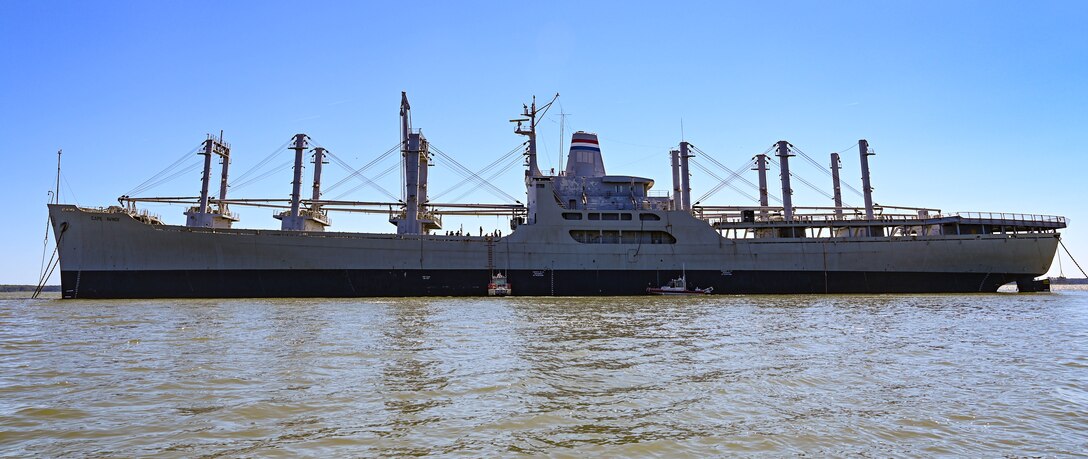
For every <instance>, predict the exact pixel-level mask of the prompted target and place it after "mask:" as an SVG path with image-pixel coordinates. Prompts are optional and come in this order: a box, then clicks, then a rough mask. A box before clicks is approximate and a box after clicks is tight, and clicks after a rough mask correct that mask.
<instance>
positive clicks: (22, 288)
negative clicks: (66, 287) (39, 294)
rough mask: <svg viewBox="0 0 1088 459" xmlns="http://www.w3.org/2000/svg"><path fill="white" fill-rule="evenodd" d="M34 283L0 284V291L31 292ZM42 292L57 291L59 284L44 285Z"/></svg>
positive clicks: (34, 286)
mask: <svg viewBox="0 0 1088 459" xmlns="http://www.w3.org/2000/svg"><path fill="white" fill-rule="evenodd" d="M36 288H38V286H36V285H0V292H33V291H34V289H36ZM42 291H43V292H59V291H60V286H59V285H46V286H45V288H43V289H42Z"/></svg>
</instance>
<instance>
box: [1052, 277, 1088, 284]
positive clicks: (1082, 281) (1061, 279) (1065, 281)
mask: <svg viewBox="0 0 1088 459" xmlns="http://www.w3.org/2000/svg"><path fill="white" fill-rule="evenodd" d="M1050 283H1051V284H1056V285H1088V279H1085V278H1083V277H1081V278H1077V277H1074V278H1068V277H1051V278H1050Z"/></svg>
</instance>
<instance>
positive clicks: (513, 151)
mask: <svg viewBox="0 0 1088 459" xmlns="http://www.w3.org/2000/svg"><path fill="white" fill-rule="evenodd" d="M526 143H528V141H525V142H522V143H521V144H519V145H518V146H516V147H514V148H513V149H511V150H510V151H508V152H506V153H505V154H503V155H502V156H500V157H499V159H496V160H494V161H492V162H491V164H488V165H487V166H485V167H484V168H483V169H480V170H479V172H477V174H478V175H479V174H485V173H487V172H488V171H490V170H491V169H493V168H495V167H496V166H498V165H499V164H500V163H501V162H503V161H506V160H509V159H510V158H518V159H520V158H521V155H520V154H519V153H520V150H521V149H522V147H524V146H525V144H526ZM510 167H511V166H504V167H503V168H501V169H500V170H501V171H505V170H506V169H508V168H510ZM457 172H460V171H457ZM496 176H497V175H492V176H491V177H488V180H493V179H494V178H495V177H496ZM462 177H464V174H462ZM465 179H466V180H463V181H461V182H460V183H458V184H457V185H454V186H453V187H452V188H450V189H448V190H445V191H443V192H441V193H437V194H435V195H434V199H436V200H437V199H439V198H441V197H442V196H446V195H448V194H450V193H452V192H453V191H454V190H456V189H458V188H461V187H462V186H464V185H467V184H468V183H469V180H471V179H470V178H469V177H465ZM456 201H457V200H456V199H455V200H454V202H456Z"/></svg>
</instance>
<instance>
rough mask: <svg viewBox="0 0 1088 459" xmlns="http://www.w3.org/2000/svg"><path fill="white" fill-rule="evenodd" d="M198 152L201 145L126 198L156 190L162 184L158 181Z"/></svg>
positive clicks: (145, 182)
mask: <svg viewBox="0 0 1088 459" xmlns="http://www.w3.org/2000/svg"><path fill="white" fill-rule="evenodd" d="M198 150H200V145H197V146H196V147H194V148H193V149H192V150H189V151H188V152H187V153H185V154H184V155H182V156H181V157H180V158H178V159H177V161H174V162H173V163H172V164H170V165H169V166H166V168H164V169H163V170H161V171H159V172H158V173H157V174H155V175H152V176H151V178H148V179H147V180H144V182H143V183H141V184H139V185H137V186H136V187H135V188H133V189H132V190H130V191H129V192H128V193H125V196H132V195H135V194H138V193H143V192H144V191H147V190H149V189H151V188H154V187H155V186H156V185H157V184H159V183H161V182H157V180H159V179H160V178H162V176H163V175H165V174H167V173H168V172H170V171H171V170H173V169H174V168H175V167H178V166H180V165H181V164H182V163H184V162H185V160H186V159H191V158H192V156H193V153H196V152H197V151H198ZM153 182H154V183H153Z"/></svg>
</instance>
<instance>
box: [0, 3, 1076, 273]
mask: <svg viewBox="0 0 1088 459" xmlns="http://www.w3.org/2000/svg"><path fill="white" fill-rule="evenodd" d="M314 3H315V4H312V5H309V4H308V5H305V6H303V5H301V4H297V3H286V2H285V3H276V2H198V1H186V2H168V1H162V2H48V1H46V2H41V1H35V2H23V1H8V2H4V3H3V4H2V5H0V53H2V54H0V56H2V57H3V61H4V62H5V63H6V68H5V70H4V72H3V73H2V74H0V91H2V94H0V96H2V98H0V100H3V106H4V110H0V134H2V138H3V139H5V145H4V150H5V153H4V154H3V158H4V160H5V161H6V162H7V163H8V164H7V167H5V168H4V169H3V176H2V178H3V180H4V183H5V185H6V189H7V190H8V196H9V199H10V202H9V204H8V209H9V215H10V217H9V219H8V223H7V224H5V225H3V226H2V227H0V235H2V240H3V241H4V248H5V253H6V254H7V257H6V259H5V261H4V263H3V264H2V265H0V283H34V282H35V280H36V277H37V272H38V268H39V263H40V258H41V243H42V238H43V235H44V234H43V231H44V225H45V219H46V211H45V202H46V200H47V195H46V192H47V190H50V189H52V187H53V182H54V174H55V159H56V158H55V154H56V150H57V149H59V148H63V149H64V177H65V182H66V184H65V185H64V190H63V191H62V198H63V200H65V201H68V202H77V203H78V204H80V205H84V206H106V205H110V204H114V203H116V198H117V197H118V196H120V195H122V194H124V193H126V192H128V191H129V190H131V189H132V188H134V187H136V186H137V185H139V184H140V183H141V182H143V181H144V180H145V179H147V178H149V177H151V176H152V175H154V174H155V173H157V172H159V171H160V170H161V169H163V168H164V167H166V166H167V165H169V164H171V163H172V162H174V161H175V160H176V159H178V158H179V157H181V156H182V155H183V154H184V153H186V152H188V151H190V150H191V149H193V148H194V147H195V146H197V144H198V143H199V142H200V141H201V140H202V139H203V138H204V135H205V134H206V133H209V132H218V131H219V130H220V129H222V130H225V131H226V138H227V140H228V141H229V142H230V143H231V144H232V145H233V155H234V162H233V163H232V166H231V170H232V172H233V175H234V176H235V177H238V176H239V175H240V174H241V173H243V172H245V171H247V170H249V169H250V168H251V167H252V166H254V165H255V164H257V162H259V161H260V160H261V159H263V158H265V157H266V156H267V155H268V154H270V153H272V152H273V151H274V150H275V149H276V147H277V146H279V145H281V144H282V143H284V142H285V141H287V139H288V138H290V136H291V135H293V134H295V133H297V132H305V133H307V134H309V135H310V136H312V137H313V138H314V139H315V140H316V141H318V142H319V143H320V144H321V145H323V146H325V147H327V148H329V150H330V151H332V152H333V153H334V154H336V155H337V156H339V157H341V158H343V159H344V160H345V161H348V162H350V163H352V164H354V165H356V166H360V165H362V164H365V163H366V162H368V161H370V160H371V159H373V158H375V157H377V156H378V155H379V154H380V153H382V152H384V151H386V150H387V149H389V148H390V147H392V146H393V145H395V144H396V143H397V140H398V131H397V122H398V121H397V108H398V103H399V98H400V91H408V95H409V98H410V100H411V102H412V107H413V121H414V125H415V127H417V128H422V129H423V131H424V133H425V134H426V136H427V138H428V139H429V140H430V141H431V142H432V144H433V145H435V146H437V147H438V148H440V149H441V150H442V151H444V152H446V153H448V154H450V155H451V156H453V157H455V158H456V159H457V161H459V162H460V163H462V164H464V165H466V166H468V167H470V168H473V169H478V168H480V167H482V166H484V165H486V164H488V163H490V162H491V161H493V160H494V159H496V158H498V157H499V156H501V155H502V154H503V153H505V152H507V151H509V150H510V149H512V148H514V147H515V146H517V145H518V144H519V143H520V142H521V140H522V139H521V138H520V137H518V136H516V135H514V134H513V133H512V132H511V131H512V126H511V125H510V124H509V123H508V122H507V120H508V119H510V118H513V117H515V116H516V115H518V112H519V111H520V107H521V104H522V103H524V102H527V101H528V100H529V98H530V97H531V96H532V95H534V94H535V95H537V96H538V97H539V98H541V99H543V100H547V99H548V98H550V96H551V95H553V94H555V93H560V94H561V95H562V96H561V98H560V101H561V103H562V106H563V110H564V111H565V112H567V113H570V114H571V115H570V116H569V117H568V118H567V123H566V124H567V132H568V135H569V132H571V131H573V130H587V131H594V132H597V133H598V134H599V135H600V140H601V146H602V151H603V154H604V157H605V161H606V166H607V167H608V171H609V172H610V173H618V174H630V175H641V176H648V177H652V178H655V179H656V180H657V183H658V184H657V187H656V189H657V190H667V189H668V188H670V184H669V181H670V175H669V172H668V158H667V156H666V152H667V151H668V149H669V148H670V147H671V146H674V145H676V144H677V143H678V142H679V141H680V139H681V120H682V123H683V133H684V137H685V138H686V139H687V140H688V141H690V142H692V143H693V144H695V145H696V146H698V147H699V148H700V149H701V150H703V151H705V152H707V153H709V154H711V155H713V156H714V157H715V158H717V159H718V160H719V161H721V162H722V163H725V164H726V165H727V166H730V167H735V166H739V165H741V164H743V163H744V162H745V161H747V160H748V159H749V158H750V157H751V156H752V155H755V154H758V153H760V152H762V151H764V150H765V149H766V148H767V147H769V146H770V145H771V144H772V143H774V142H775V141H777V140H779V139H786V140H789V141H790V142H791V143H793V144H794V145H796V146H797V147H799V148H800V149H802V150H804V151H805V152H807V153H808V154H810V155H812V156H813V157H814V158H815V159H816V160H817V161H819V162H821V163H824V162H827V156H828V153H830V152H832V151H840V150H843V149H846V148H847V147H849V146H850V145H853V144H854V143H855V142H856V141H857V139H860V138H866V139H868V140H869V142H870V144H871V145H872V147H873V149H874V150H876V152H877V156H875V157H873V158H871V165H872V166H871V167H872V171H873V172H872V175H873V184H874V187H875V188H876V190H875V192H874V195H875V200H876V201H877V202H878V203H883V204H889V205H892V204H899V205H913V206H926V207H937V208H941V209H943V210H945V211H950V212H952V211H1007V212H1024V213H1039V214H1056V215H1065V216H1067V217H1069V218H1070V219H1071V225H1070V226H1071V227H1070V229H1069V230H1067V231H1066V232H1065V236H1064V240H1065V241H1066V245H1067V246H1068V247H1069V248H1070V249H1071V250H1072V251H1073V253H1074V255H1075V256H1079V257H1081V258H1082V260H1080V261H1081V262H1082V264H1084V263H1085V262H1088V227H1085V226H1083V225H1088V212H1086V208H1088V206H1086V205H1085V204H1084V203H1083V202H1082V200H1083V196H1084V194H1083V190H1084V186H1083V185H1082V183H1083V180H1084V176H1085V171H1086V166H1088V159H1086V155H1085V153H1088V152H1086V148H1085V147H1084V145H1083V143H1082V142H1080V141H1079V135H1080V134H1081V133H1083V132H1084V131H1085V128H1086V127H1088V110H1086V107H1088V89H1086V87H1085V81H1088V78H1086V77H1088V32H1086V30H1088V28H1085V27H1084V25H1083V21H1084V19H1085V18H1088V3H1085V2H1031V3H1030V4H1029V3H1024V2H960V1H956V2H738V3H729V2H644V3H640V2H521V3H511V2H494V3H472V2H387V3H380V2H373V3H363V2H342V3H341V2H314ZM557 113H558V111H557V110H553V111H552V112H550V113H549V114H548V115H547V117H546V119H545V120H544V121H543V124H542V129H541V134H540V135H541V138H542V144H541V156H540V158H541V163H542V167H544V168H550V167H558V159H557V158H558V154H559V152H558V151H557V149H558V143H559V131H558V127H559V125H558V116H556V115H557ZM286 155H287V153H283V154H281V155H280V156H279V157H278V158H277V159H276V160H275V161H272V163H274V164H275V163H279V162H280V161H281V160H282V161H286V160H287V159H288V157H287V156H286ZM393 160H395V158H390V159H389V161H393ZM843 160H844V163H845V164H844V166H845V169H844V171H843V180H844V181H849V182H850V183H851V185H853V186H854V187H855V188H860V179H859V173H858V172H857V153H856V150H849V151H846V152H844V154H843ZM191 161H193V162H196V161H199V158H198V157H196V155H193V156H192V158H191ZM392 164H394V163H393V162H387V163H383V165H382V166H379V168H376V169H372V171H380V170H383V169H384V168H385V166H384V165H392ZM793 169H794V171H795V172H796V173H798V174H799V175H801V176H802V177H804V178H806V179H808V180H809V181H811V182H813V183H816V184H819V185H826V186H827V187H828V188H829V187H830V185H829V184H825V182H827V181H828V180H827V179H826V176H825V175H824V174H823V173H822V172H820V171H817V170H815V168H813V167H811V166H809V165H807V164H800V165H795V166H794V167H793ZM327 170H328V175H326V179H325V183H327V184H328V183H335V182H336V181H339V179H340V178H342V177H344V176H345V175H346V173H345V172H344V171H343V170H340V169H338V168H336V167H335V166H330V167H329V168H328V169H327ZM432 177H433V178H432V188H431V189H432V194H433V193H436V192H440V191H441V190H444V189H448V188H449V187H450V186H453V185H454V184H455V183H456V182H458V181H459V180H460V177H459V176H457V175H456V174H453V173H452V172H451V171H450V168H449V167H443V163H442V162H441V161H436V167H435V169H434V170H433V172H432ZM520 177H521V175H520V170H519V169H518V168H514V169H512V170H510V171H508V172H507V173H506V174H504V175H502V176H501V177H500V178H499V179H497V180H496V184H497V185H498V186H499V187H501V188H503V189H504V190H506V191H507V192H508V193H509V194H512V195H514V196H517V197H521V196H523V195H524V194H523V193H524V190H523V187H522V185H521V182H520ZM289 182H290V171H288V170H286V169H284V170H282V171H279V172H277V173H274V174H273V175H271V176H270V177H269V178H268V179H267V180H264V181H261V182H259V183H256V184H254V185H251V186H248V187H245V188H244V189H238V190H236V192H235V190H232V196H235V197H276V198H285V197H287V195H288V194H289V193H290V184H289ZM307 183H308V182H307ZM382 183H383V185H384V186H385V187H386V188H387V189H389V190H390V191H393V192H396V187H397V186H398V183H399V180H398V179H397V178H396V175H395V173H394V174H390V175H389V176H387V177H386V179H385V180H384V181H382ZM714 184H715V183H714V182H713V181H712V180H711V179H709V178H708V177H706V176H705V175H701V174H699V172H698V171H696V173H695V176H694V177H693V187H694V192H693V195H695V196H696V197H698V196H700V195H702V194H703V192H705V191H706V190H709V189H710V188H711V187H713V186H714ZM349 188H350V186H349V185H345V186H343V187H341V190H342V191H347V189H349ZM794 188H795V190H796V194H795V196H794V203H795V204H797V205H827V204H828V203H827V199H826V198H825V197H823V196H822V195H820V194H818V193H816V192H814V191H812V190H808V189H806V188H804V187H801V186H795V187H794ZM198 191H199V174H198V173H197V172H193V173H190V174H187V175H184V176H182V177H179V178H178V179H177V180H174V181H172V182H169V183H166V184H164V185H162V186H160V187H158V188H155V189H153V190H151V191H150V192H149V194H153V195H194V194H196V193H197V192H198ZM330 194H339V193H330ZM454 194H460V193H454ZM845 198H846V200H847V202H848V203H860V201H861V200H860V198H857V197H856V196H853V195H851V194H849V193H848V194H847V195H846V196H845ZM345 199H359V200H385V197H384V196H383V195H381V194H380V193H379V192H377V191H374V190H367V189H362V190H359V191H357V192H355V193H353V194H350V195H348V196H345ZM497 200H498V199H497V198H496V197H495V196H493V195H491V194H488V193H486V192H483V191H479V192H476V193H473V194H470V195H469V196H467V197H465V198H464V199H462V201H464V202H497ZM710 201H712V202H713V203H717V204H746V203H748V199H747V198H745V197H743V196H742V195H740V194H736V193H735V192H732V191H730V190H728V189H727V190H725V191H722V192H720V193H718V194H716V195H715V196H714V197H713V198H712V199H710ZM151 210H152V211H153V212H157V213H159V214H161V215H162V216H163V218H164V219H166V220H167V221H168V222H173V223H181V222H183V221H184V220H183V216H182V215H181V212H182V210H183V209H182V208H180V207H176V206H154V207H151ZM239 210H240V212H241V213H242V217H243V221H242V226H247V227H257V228H262V227H277V226H278V222H277V221H276V220H273V219H272V218H271V211H268V210H260V209H239ZM335 223H336V227H335V228H336V229H339V230H359V231H392V229H393V227H392V226H391V225H389V224H388V223H387V222H384V221H383V218H382V217H380V216H372V217H352V216H344V217H336V220H335ZM480 224H482V225H483V226H484V227H485V228H488V229H490V228H502V227H505V226H506V222H505V220H500V219H498V218H493V217H492V218H485V219H482V220H471V221H466V222H465V226H466V228H475V227H476V226H477V225H480ZM447 226H449V222H447ZM1063 265H1064V267H1065V273H1066V274H1067V275H1071V274H1073V273H1074V272H1075V268H1073V267H1072V263H1070V262H1069V260H1068V258H1066V259H1065V260H1064V263H1063ZM1052 272H1053V273H1055V274H1056V273H1057V264H1055V268H1054V270H1053V271H1052Z"/></svg>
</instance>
